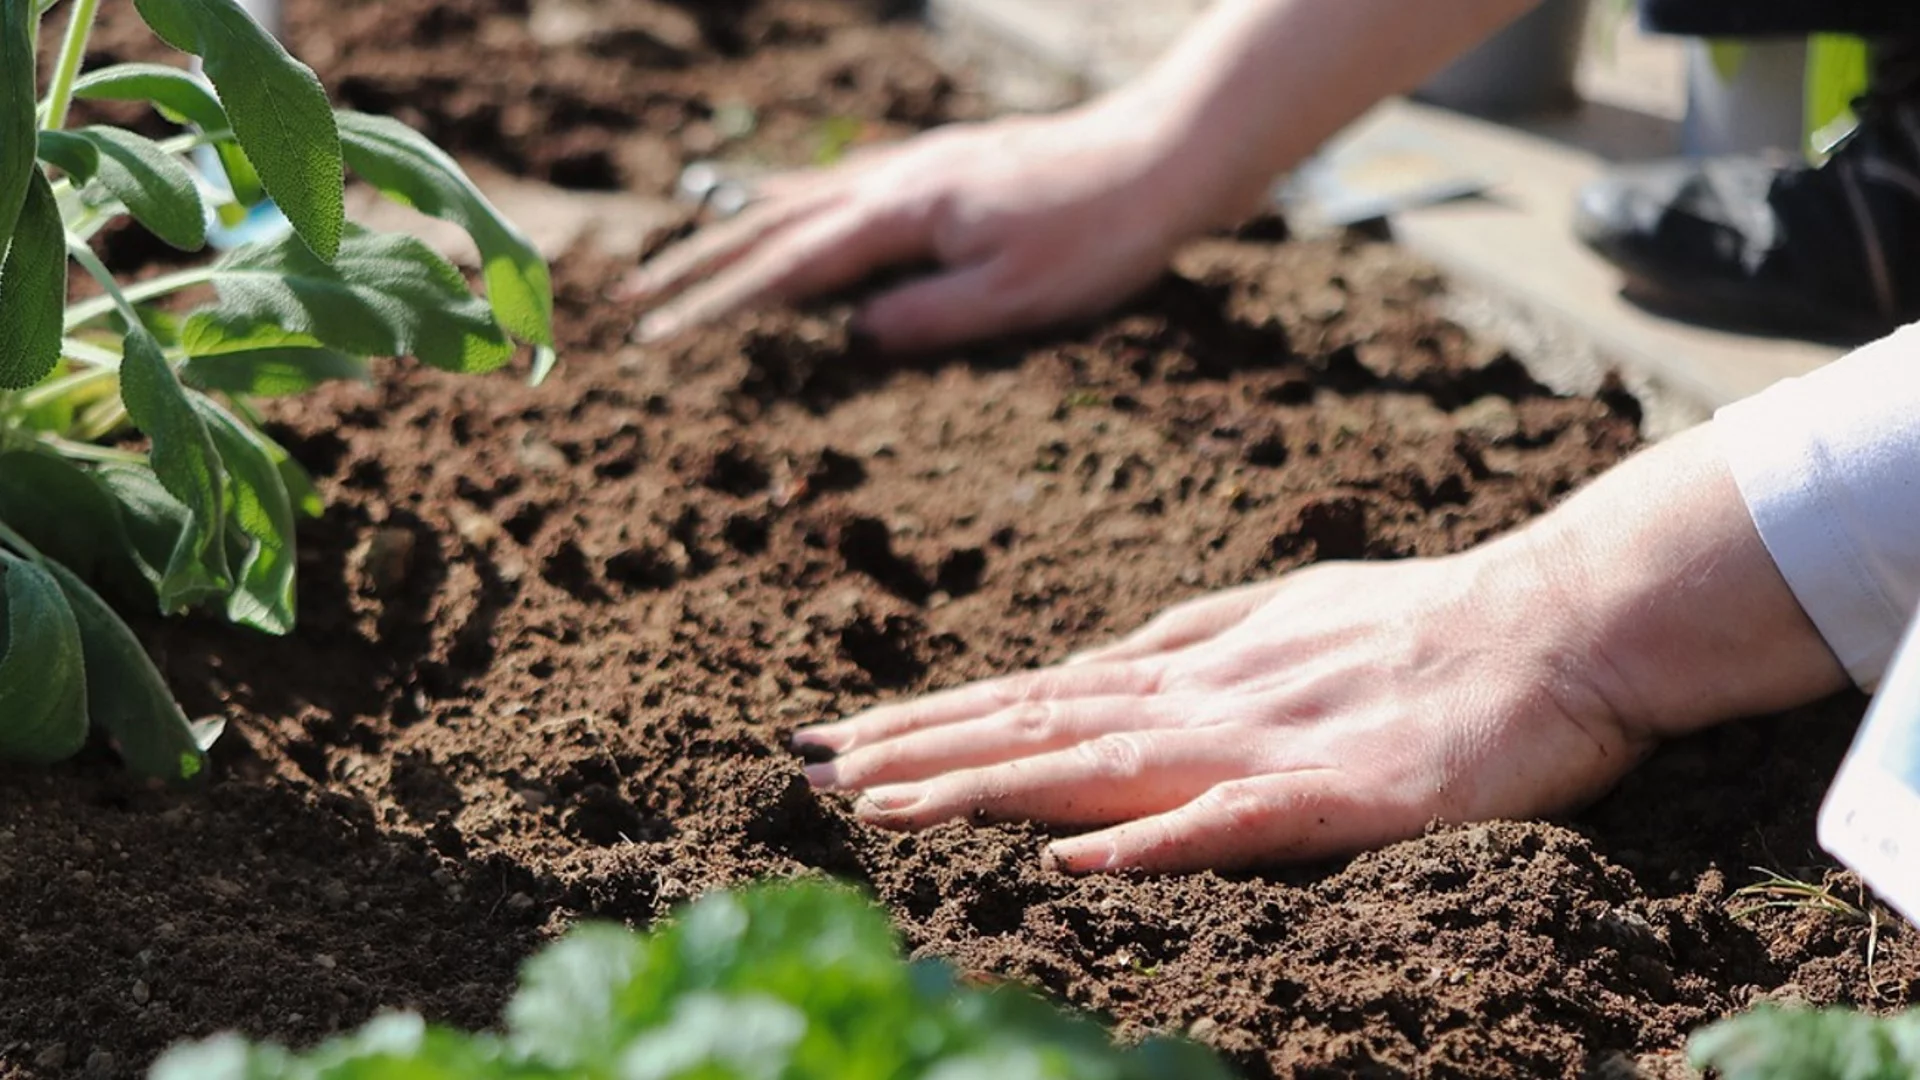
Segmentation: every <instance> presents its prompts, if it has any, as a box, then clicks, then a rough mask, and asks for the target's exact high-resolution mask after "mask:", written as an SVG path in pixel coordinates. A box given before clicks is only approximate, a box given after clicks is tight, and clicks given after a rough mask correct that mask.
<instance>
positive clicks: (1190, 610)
mask: <svg viewBox="0 0 1920 1080" xmlns="http://www.w3.org/2000/svg"><path fill="white" fill-rule="evenodd" d="M1272 589H1273V584H1272V583H1271V582H1260V583H1258V584H1254V585H1242V586H1240V587H1239V588H1236V589H1228V590H1227V591H1225V592H1218V593H1213V594H1212V595H1209V596H1205V597H1202V598H1200V599H1198V600H1192V601H1188V602H1187V603H1184V604H1178V605H1175V606H1174V607H1171V608H1168V609H1167V610H1165V611H1163V612H1161V613H1160V614H1159V615H1156V616H1154V618H1153V619H1152V620H1150V621H1149V622H1148V623H1147V624H1146V625H1145V626H1143V627H1141V628H1140V629H1139V630H1136V631H1134V632H1133V633H1131V634H1128V635H1127V636H1126V637H1124V638H1121V639H1120V640H1119V641H1116V642H1114V643H1112V644H1110V645H1103V646H1100V647H1098V648H1093V649H1088V650H1086V651H1084V652H1078V653H1075V654H1073V655H1072V656H1070V657H1068V658H1067V663H1069V664H1088V663H1115V662H1118V661H1123V660H1136V659H1140V658H1142V657H1148V656H1155V655H1158V654H1160V653H1169V652H1174V651H1176V650H1179V649H1184V648H1187V647H1189V646H1192V645H1198V644H1200V643H1201V642H1203V641H1208V640H1210V639H1212V638H1215V637H1218V636H1219V635H1221V634H1224V633H1226V632H1227V631H1228V630H1231V629H1232V628H1233V627H1234V626H1236V625H1238V624H1239V623H1240V622H1241V621H1242V620H1244V619H1245V618H1246V617H1247V616H1248V615H1251V614H1252V613H1253V611H1254V609H1255V608H1257V607H1259V606H1260V605H1261V604H1262V603H1264V602H1265V601H1266V599H1267V597H1268V596H1269V595H1270V594H1271V592H1272Z"/></svg>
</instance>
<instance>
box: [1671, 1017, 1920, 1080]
mask: <svg viewBox="0 0 1920 1080" xmlns="http://www.w3.org/2000/svg"><path fill="white" fill-rule="evenodd" d="M1687 1056H1688V1057H1689V1059H1691V1061H1692V1062H1693V1064H1694V1065H1695V1067H1697V1068H1702V1069H1706V1068H1711V1069H1713V1070H1715V1071H1716V1072H1717V1073H1718V1075H1720V1076H1721V1077H1723V1078H1724V1080H1905V1078H1907V1077H1912V1076H1914V1075H1916V1072H1917V1071H1920V1013H1908V1014H1906V1015H1904V1016H1895V1017H1888V1018H1882V1017H1876V1016H1869V1015H1867V1014H1864V1013H1858V1012H1851V1011H1848V1010H1844V1009H1827V1010H1821V1011H1812V1010H1793V1011H1788V1010H1781V1009H1770V1008H1769V1009H1757V1010H1755V1011H1753V1012H1751V1013H1748V1014H1746V1015H1744V1016H1737V1017H1734V1018H1733V1019H1731V1020H1723V1021H1721V1022H1720V1023H1718V1024H1714V1025H1713V1026H1712V1027H1709V1028H1706V1029H1705V1030H1703V1031H1700V1032H1698V1033H1697V1034H1695V1035H1694V1036H1693V1038H1692V1039H1691V1040H1689V1042H1688V1045H1687Z"/></svg>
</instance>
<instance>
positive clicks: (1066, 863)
mask: <svg viewBox="0 0 1920 1080" xmlns="http://www.w3.org/2000/svg"><path fill="white" fill-rule="evenodd" d="M1047 857H1048V860H1049V861H1050V862H1051V863H1052V867H1053V869H1056V870H1059V871H1061V872H1062V873H1067V874H1095V873H1099V872H1101V871H1103V870H1112V869H1113V868H1114V867H1115V866H1117V865H1118V864H1119V862H1120V852H1119V849H1117V848H1115V847H1114V846H1113V845H1112V844H1110V843H1106V842H1102V841H1095V842H1093V843H1088V842H1086V841H1084V840H1060V841H1057V842H1055V843H1052V844H1048V845H1047Z"/></svg>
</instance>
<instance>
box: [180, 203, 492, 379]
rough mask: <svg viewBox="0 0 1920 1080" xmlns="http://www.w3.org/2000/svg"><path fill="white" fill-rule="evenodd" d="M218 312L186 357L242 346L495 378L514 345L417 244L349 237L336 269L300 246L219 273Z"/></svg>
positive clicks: (191, 331)
mask: <svg viewBox="0 0 1920 1080" xmlns="http://www.w3.org/2000/svg"><path fill="white" fill-rule="evenodd" d="M213 285H214V288H215V289H217V290H218V291H219V294H220V299H219V302H218V303H216V304H214V305H212V306H210V307H207V308H204V309H202V310H200V311H197V312H195V313H194V314H193V316H192V317H191V318H189V319H188V320H187V325H186V327H185V329H184V330H183V331H182V333H181V340H182V342H183V343H184V344H185V345H186V347H187V350H188V352H190V353H197V354H213V353H219V352H231V351H236V343H252V344H256V345H263V346H264V345H265V344H267V343H271V344H273V345H276V346H286V345H308V346H318V347H325V348H331V349H338V350H340V351H342V352H346V353H351V354H353V355H356V356H415V357H418V358H419V359H420V360H421V361H423V362H425V363H427V364H431V365H432V366H434V367H437V368H441V369H443V370H446V371H454V372H462V373H479V372H487V371H494V370H497V369H498V368H500V367H501V366H502V365H504V364H505V363H506V362H507V361H508V359H510V358H511V357H512V354H513V345H512V342H511V341H509V340H508V338H507V336H506V333H505V332H504V331H503V330H501V328H500V326H499V324H498V323H496V322H495V321H494V319H493V315H492V313H491V312H490V311H489V310H488V308H487V305H486V303H485V302H484V301H482V300H480V299H479V298H477V297H475V296H474V295H473V294H472V293H470V292H468V291H467V284H466V281H465V279H464V278H462V277H461V276H460V272H459V271H458V270H456V269H454V267H453V265H452V264H451V263H449V262H447V261H446V260H445V259H443V258H441V257H440V256H439V255H438V254H436V253H434V251H433V250H432V249H431V248H429V247H427V246H426V245H425V244H423V243H421V242H420V241H418V240H416V239H414V238H412V237H409V236H384V235H376V234H374V233H369V232H365V231H363V230H359V229H353V230H350V231H349V233H348V235H347V237H346V239H345V240H344V241H343V242H342V243H341V246H340V254H339V255H338V257H336V258H335V259H334V260H333V261H332V262H331V263H327V262H323V261H321V260H320V259H318V258H315V257H314V255H313V253H312V252H310V251H308V250H307V249H306V248H305V246H304V245H302V244H300V243H299V242H298V241H297V240H295V239H293V238H292V237H287V238H284V239H282V240H280V241H278V242H277V243H272V244H260V245H252V246H248V247H245V248H241V249H239V250H237V251H234V252H232V253H231V254H229V255H228V256H226V257H225V258H224V259H222V260H221V261H220V262H219V263H217V264H216V265H215V267H214V273H213Z"/></svg>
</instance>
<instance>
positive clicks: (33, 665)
mask: <svg viewBox="0 0 1920 1080" xmlns="http://www.w3.org/2000/svg"><path fill="white" fill-rule="evenodd" d="M0 607H4V608H5V612H4V626H5V635H6V636H5V639H4V640H0V759H5V760H8V761H23V762H27V763H29V764H34V765H50V764H52V763H54V762H56V761H64V760H66V759H67V758H70V757H72V756H73V755H74V754H75V753H76V752H78V751H79V749H80V747H82V746H84V745H85V744H86V741H87V681H86V671H85V669H84V666H83V664H84V661H83V660H82V655H83V654H82V652H81V645H80V627H79V625H78V624H77V623H75V621H74V613H73V609H72V608H71V607H69V606H68V605H67V599H66V597H65V596H63V595H62V594H61V591H60V584H59V582H57V581H55V580H54V578H53V577H52V575H50V574H48V573H47V571H46V570H44V569H41V567H40V566H39V565H38V564H36V563H35V562H33V561H32V560H31V559H27V558H25V557H22V556H20V555H15V554H13V553H11V552H7V551H0Z"/></svg>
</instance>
